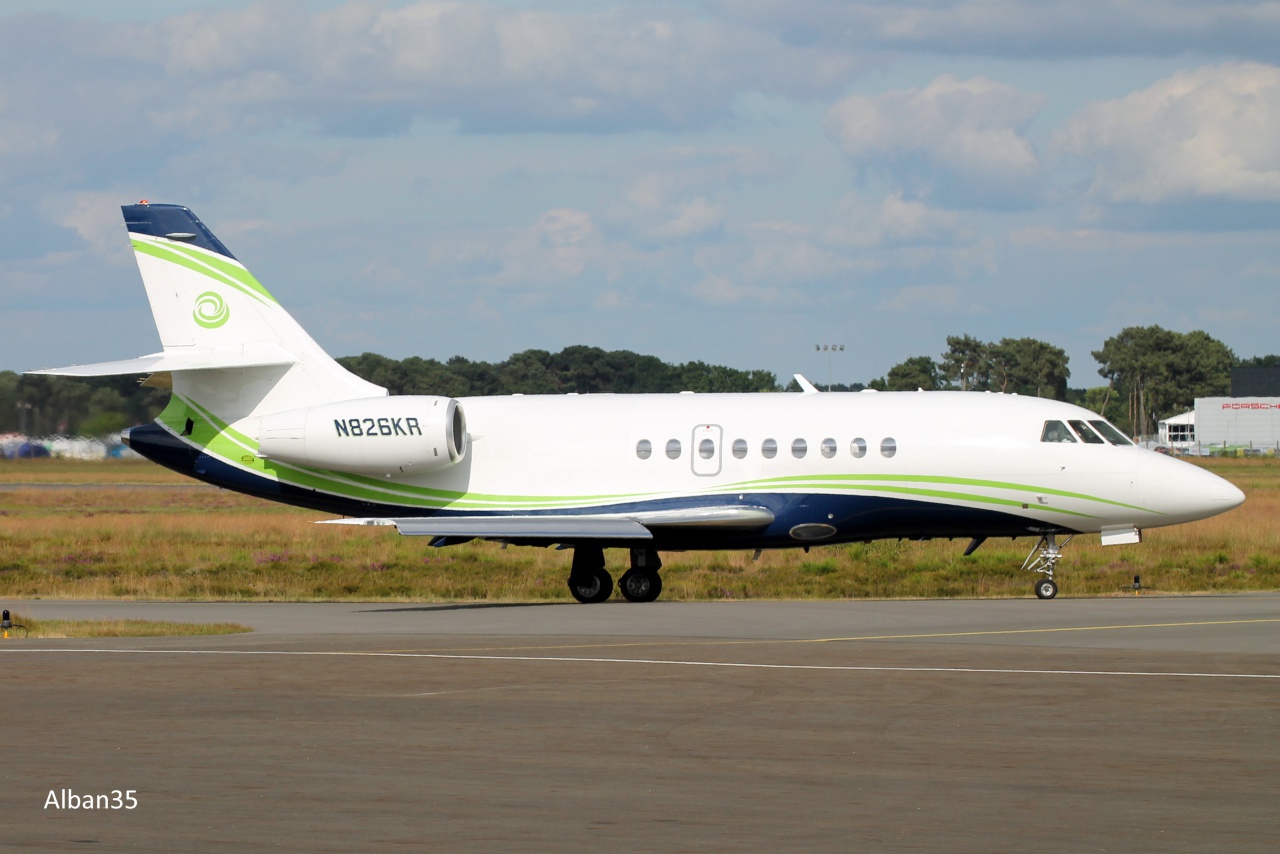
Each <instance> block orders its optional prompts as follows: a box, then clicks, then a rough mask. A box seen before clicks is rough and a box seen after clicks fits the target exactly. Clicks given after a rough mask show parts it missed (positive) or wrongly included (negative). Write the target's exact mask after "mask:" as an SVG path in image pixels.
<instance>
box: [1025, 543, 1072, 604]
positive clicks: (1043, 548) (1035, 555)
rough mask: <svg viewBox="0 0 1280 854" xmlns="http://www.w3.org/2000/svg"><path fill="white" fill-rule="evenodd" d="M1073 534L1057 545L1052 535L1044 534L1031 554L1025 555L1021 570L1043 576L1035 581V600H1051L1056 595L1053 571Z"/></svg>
mask: <svg viewBox="0 0 1280 854" xmlns="http://www.w3.org/2000/svg"><path fill="white" fill-rule="evenodd" d="M1074 536H1075V535H1074V534H1073V535H1072V536H1070V537H1067V538H1066V539H1065V540H1063V541H1062V543H1061V544H1059V543H1058V538H1057V536H1055V535H1054V534H1044V535H1043V536H1041V537H1040V542H1038V543H1036V545H1035V547H1034V548H1033V549H1031V553H1030V554H1029V555H1027V559H1026V560H1025V561H1023V562H1022V568H1023V569H1025V570H1028V571H1030V572H1038V573H1040V574H1042V575H1043V576H1044V578H1040V579H1037V580H1036V587H1035V590H1036V598H1038V599H1052V598H1053V597H1054V596H1057V595H1058V584H1057V582H1055V581H1054V580H1053V571H1054V569H1055V568H1057V566H1058V561H1060V560H1062V549H1063V547H1064V546H1066V544H1067V543H1069V542H1071V540H1072V539H1073V538H1074Z"/></svg>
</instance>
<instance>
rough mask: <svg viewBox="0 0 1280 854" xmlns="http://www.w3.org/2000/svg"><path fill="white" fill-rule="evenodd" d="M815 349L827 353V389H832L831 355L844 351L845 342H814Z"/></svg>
mask: <svg viewBox="0 0 1280 854" xmlns="http://www.w3.org/2000/svg"><path fill="white" fill-rule="evenodd" d="M813 349H815V350H817V351H818V352H819V353H826V354H827V391H831V356H832V355H833V354H835V353H836V352H837V351H838V352H841V353H843V352H844V345H843V344H814V345H813Z"/></svg>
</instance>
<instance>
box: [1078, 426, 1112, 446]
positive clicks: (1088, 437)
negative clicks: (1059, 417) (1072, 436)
mask: <svg viewBox="0 0 1280 854" xmlns="http://www.w3.org/2000/svg"><path fill="white" fill-rule="evenodd" d="M1071 429H1073V430H1075V431H1076V433H1077V434H1079V436H1080V438H1081V439H1083V440H1084V441H1085V442H1087V443H1088V444H1090V445H1105V444H1107V443H1106V442H1104V441H1102V437H1101V436H1099V435H1098V434H1097V433H1095V432H1093V431H1092V430H1090V429H1089V425H1088V424H1085V423H1084V422H1083V421H1072V422H1071Z"/></svg>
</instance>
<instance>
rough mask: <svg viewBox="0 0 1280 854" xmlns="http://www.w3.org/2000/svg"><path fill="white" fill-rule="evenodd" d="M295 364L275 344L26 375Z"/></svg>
mask: <svg viewBox="0 0 1280 854" xmlns="http://www.w3.org/2000/svg"><path fill="white" fill-rule="evenodd" d="M296 361H298V357H297V356H294V355H293V354H292V353H290V352H289V351H288V350H285V349H284V348H283V347H281V346H280V345H278V344H272V343H264V344H254V345H249V346H245V347H243V348H241V349H239V350H236V351H235V352H230V351H224V350H196V349H194V348H193V349H191V350H190V351H187V350H179V349H176V348H175V349H171V350H165V351H164V352H163V353H152V354H151V355H150V356H139V357H138V358H136V359H123V360H121V361H119V362H98V363H96V364H93V365H71V366H70V367H66V368H43V369H41V370H38V371H27V373H28V374H43V375H46V376H55V377H113V376H122V375H127V374H154V373H159V372H161V371H213V370H219V369H222V368H261V367H267V366H269V365H292V364H293V363H294V362H296Z"/></svg>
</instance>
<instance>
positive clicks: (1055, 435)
mask: <svg viewBox="0 0 1280 854" xmlns="http://www.w3.org/2000/svg"><path fill="white" fill-rule="evenodd" d="M1075 440H1076V437H1075V436H1072V435H1071V431H1070V430H1068V429H1067V425H1066V424H1063V423H1062V422H1061V421H1046V422H1044V430H1042V431H1041V433H1040V441H1041V442H1074V441H1075Z"/></svg>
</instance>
